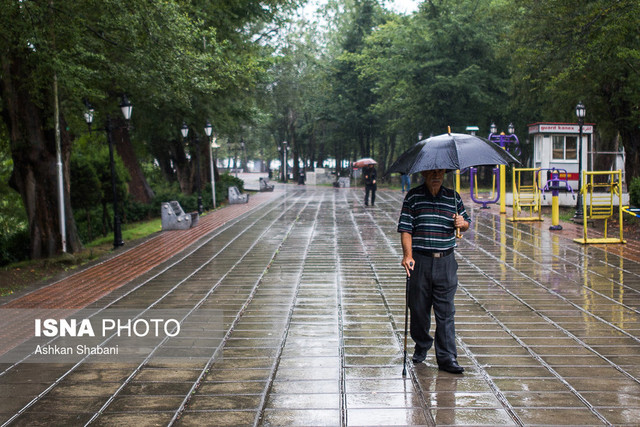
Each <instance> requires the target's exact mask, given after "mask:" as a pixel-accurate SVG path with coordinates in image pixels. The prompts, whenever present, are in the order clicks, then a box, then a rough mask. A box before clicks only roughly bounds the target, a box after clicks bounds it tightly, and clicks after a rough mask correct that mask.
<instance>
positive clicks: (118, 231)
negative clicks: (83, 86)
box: [84, 95, 133, 248]
mask: <svg viewBox="0 0 640 427" xmlns="http://www.w3.org/2000/svg"><path fill="white" fill-rule="evenodd" d="M85 105H86V107H87V109H86V111H85V113H84V119H85V121H86V122H87V126H89V133H91V124H92V123H93V115H94V113H95V110H94V109H93V107H92V106H91V104H90V103H89V102H88V101H86V100H85ZM120 109H121V111H122V115H123V116H124V119H125V120H126V121H127V123H129V120H131V113H132V111H133V105H132V104H131V102H129V100H128V99H127V95H122V102H120ZM104 130H105V131H106V133H107V143H108V144H109V165H110V167H111V189H112V190H113V247H114V248H118V247H120V246H122V245H124V241H123V240H122V225H121V221H120V214H119V211H118V190H117V185H116V184H117V182H116V179H117V177H116V168H115V162H114V160H113V139H112V136H111V132H112V130H113V127H112V125H111V115H110V114H107V120H106V123H105V127H104Z"/></svg>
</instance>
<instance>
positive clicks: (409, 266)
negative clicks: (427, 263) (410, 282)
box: [402, 257, 416, 277]
mask: <svg viewBox="0 0 640 427" xmlns="http://www.w3.org/2000/svg"><path fill="white" fill-rule="evenodd" d="M415 264H416V263H415V261H414V260H413V258H411V257H408V258H407V257H403V258H402V266H403V267H404V269H405V271H406V272H407V277H411V273H410V271H409V270H413V266H414V265H415Z"/></svg>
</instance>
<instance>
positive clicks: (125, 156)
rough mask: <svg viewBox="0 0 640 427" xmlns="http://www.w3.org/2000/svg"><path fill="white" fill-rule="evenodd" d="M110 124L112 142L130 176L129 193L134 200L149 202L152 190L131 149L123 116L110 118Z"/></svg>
mask: <svg viewBox="0 0 640 427" xmlns="http://www.w3.org/2000/svg"><path fill="white" fill-rule="evenodd" d="M112 124H113V133H112V135H113V142H114V144H115V146H116V150H117V151H118V154H119V155H120V158H121V159H122V162H123V163H124V166H125V167H126V168H127V170H128V171H129V175H130V177H131V181H129V194H131V196H132V197H133V198H134V200H136V201H138V202H140V203H151V200H153V196H154V194H153V190H152V189H151V187H150V186H149V183H148V182H147V178H146V177H145V176H144V173H142V168H141V167H140V163H139V162H138V157H137V156H136V153H135V150H134V149H133V144H131V138H130V137H129V130H128V128H127V123H126V122H125V120H124V118H122V117H119V118H117V119H112Z"/></svg>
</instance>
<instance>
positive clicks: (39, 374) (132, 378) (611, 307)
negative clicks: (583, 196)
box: [0, 186, 640, 426]
mask: <svg viewBox="0 0 640 427" xmlns="http://www.w3.org/2000/svg"><path fill="white" fill-rule="evenodd" d="M276 191H280V194H278V196H277V197H275V198H273V199H272V200H271V201H269V202H267V203H264V204H263V205H261V206H260V207H259V208H258V209H254V210H252V211H250V212H248V213H247V214H246V215H244V216H242V217H240V219H239V220H238V221H234V222H231V223H229V224H226V225H224V226H223V227H220V228H219V229H217V230H216V231H215V232H212V233H211V236H210V237H209V238H207V239H205V240H201V241H199V242H198V244H197V245H196V246H194V247H193V248H192V249H190V250H189V251H187V252H183V253H181V254H180V256H178V257H175V260H174V261H175V262H174V261H172V262H169V263H166V264H163V265H162V266H159V267H156V268H155V269H154V270H153V271H151V272H149V273H147V274H145V275H144V277H139V278H137V279H136V280H134V281H132V282H131V283H128V284H126V285H125V286H122V287H121V288H119V289H117V290H115V291H113V292H112V293H111V294H110V295H108V296H106V297H104V298H102V299H100V300H98V301H97V302H95V303H94V304H93V306H94V307H98V308H101V307H107V306H108V307H110V308H139V309H141V310H144V309H145V308H147V307H150V306H154V307H157V308H168V309H170V308H177V307H180V308H187V309H189V310H192V311H193V312H194V313H196V312H198V310H209V309H215V310H221V313H222V314H221V319H220V320H221V321H220V328H221V330H220V331H217V333H219V335H220V337H221V345H220V346H219V347H218V346H217V344H212V343H211V342H209V341H207V340H206V334H202V333H200V334H199V333H198V330H197V328H194V329H192V330H188V331H185V335H184V336H181V337H179V338H180V339H176V340H170V341H167V343H165V344H163V346H164V347H166V348H162V349H161V350H167V349H171V350H172V351H174V352H178V353H184V354H188V353H189V352H194V354H195V353H197V354H198V356H200V357H198V358H193V359H189V358H182V359H180V360H177V361H175V360H174V361H156V360H147V361H143V362H141V363H118V362H117V361H113V362H112V363H79V364H76V365H74V364H52V363H48V364H34V363H18V364H5V365H3V366H2V367H1V368H2V369H1V370H0V383H1V384H2V386H1V387H0V420H1V422H3V423H4V422H9V423H10V424H12V425H30V426H31V425H84V424H87V423H92V424H95V425H140V426H142V425H158V424H160V425H163V424H175V425H305V426H307V425H331V426H335V425H354V426H355V425H491V426H494V425H611V424H612V425H637V423H638V420H640V341H639V335H640V320H639V318H638V317H639V316H638V313H639V309H640V280H639V279H640V278H639V275H640V262H639V261H638V258H639V257H638V254H639V253H640V249H639V247H638V242H633V241H631V242H629V243H628V244H627V245H624V246H622V245H618V247H616V248H615V249H611V248H609V247H604V246H581V245H579V244H577V243H574V242H573V240H572V239H573V238H575V237H579V236H580V235H581V234H580V233H581V231H580V230H579V229H575V228H572V227H566V228H565V230H563V231H561V232H551V231H549V230H548V224H543V223H530V222H529V223H514V222H510V221H508V220H507V217H506V216H505V215H502V216H500V215H499V214H497V213H496V211H497V209H495V208H494V210H483V209H475V208H473V214H472V217H473V220H474V221H473V224H472V228H471V229H470V230H469V231H468V232H467V233H465V235H464V237H463V238H462V239H460V240H459V241H458V244H459V247H458V249H457V251H456V257H457V260H458V263H459V281H460V287H459V290H458V293H457V296H456V304H457V314H456V319H457V322H456V325H457V339H458V352H459V362H460V364H461V365H463V366H464V367H465V368H466V371H465V374H464V375H452V374H448V373H445V372H442V371H438V369H437V365H436V363H435V358H434V355H433V352H432V351H430V352H429V354H428V357H427V360H426V362H425V363H422V364H419V365H417V366H413V365H412V364H411V362H410V360H409V361H408V364H409V368H410V369H409V374H408V375H407V377H406V378H403V377H402V375H401V372H402V365H403V352H402V344H403V332H404V301H405V299H404V292H405V288H404V287H405V277H404V273H403V270H402V268H401V267H400V256H401V247H400V242H399V238H398V235H397V233H396V222H397V218H398V213H399V208H400V204H401V201H402V196H403V195H402V194H401V193H400V192H392V191H379V192H378V198H377V200H376V206H375V207H365V206H364V205H363V200H362V194H361V193H362V190H359V189H333V188H313V187H308V188H305V187H300V186H288V187H286V188H284V187H283V186H281V187H280V188H278V189H277V190H276ZM469 203H470V202H468V201H467V206H468V208H471V206H470V205H469ZM167 250H170V249H167ZM203 335H205V337H203ZM210 341H211V340H210ZM411 352H412V343H411V340H410V339H409V355H410V354H411ZM409 359H410V358H409Z"/></svg>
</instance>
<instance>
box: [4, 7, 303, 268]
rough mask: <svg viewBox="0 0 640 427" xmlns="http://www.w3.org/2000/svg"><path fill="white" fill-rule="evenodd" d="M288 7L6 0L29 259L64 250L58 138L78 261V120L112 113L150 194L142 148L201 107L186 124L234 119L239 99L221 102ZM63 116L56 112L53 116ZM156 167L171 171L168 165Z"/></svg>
mask: <svg viewBox="0 0 640 427" xmlns="http://www.w3.org/2000/svg"><path fill="white" fill-rule="evenodd" d="M292 3H293V2H292V1H289V0H264V1H258V0H241V1H237V0H223V1H220V2H204V1H194V2H193V3H190V2H186V3H185V2H178V1H177V0H168V1H162V2H149V1H146V0H128V1H124V0H110V1H108V2H105V1H102V0H77V1H73V2H62V1H55V0H49V1H43V2H33V1H30V2H13V1H3V2H2V3H1V4H0V99H1V100H2V111H1V114H2V120H3V121H4V123H5V124H6V126H7V128H8V133H9V135H10V140H11V155H12V159H13V165H14V169H13V173H12V177H11V186H12V188H14V189H15V190H16V191H18V192H19V193H20V195H21V198H22V200H23V202H24V206H25V209H26V211H27V218H28V222H29V230H30V237H31V238H30V240H31V248H30V255H31V257H32V258H40V257H46V256H51V255H53V254H55V253H57V252H58V251H59V250H60V247H61V244H60V242H61V240H62V236H60V231H59V228H58V223H59V219H58V210H57V209H53V207H54V206H55V203H56V198H57V188H56V181H57V179H56V172H55V171H56V141H57V140H58V139H56V135H58V134H59V135H60V137H59V140H60V141H61V142H60V144H58V145H59V146H60V152H61V154H62V155H61V157H62V164H63V167H64V180H65V187H64V201H65V207H66V209H65V211H66V213H67V214H66V218H65V222H66V230H67V236H66V240H67V242H68V245H69V250H70V251H71V252H75V251H78V250H80V249H81V243H80V239H79V237H78V235H77V231H76V230H75V222H74V221H73V216H72V214H71V206H70V202H69V200H70V197H69V191H70V190H69V188H70V185H71V183H70V174H69V158H70V152H71V145H72V140H73V134H72V133H70V132H74V133H75V132H84V129H85V126H86V125H84V123H82V121H81V119H80V117H81V114H82V110H83V109H84V107H83V106H82V104H81V100H82V99H83V98H87V99H89V100H90V101H91V103H92V104H93V105H94V107H95V109H96V113H97V114H100V117H99V118H98V122H99V123H100V125H99V126H101V125H102V124H103V123H104V122H105V120H106V115H107V114H110V115H111V117H112V118H113V119H114V124H115V129H114V136H115V139H114V140H115V141H116V146H117V148H118V151H119V152H120V153H121V154H122V155H123V158H124V159H125V163H126V164H127V165H128V166H129V168H130V169H131V170H134V172H135V173H132V174H131V175H133V176H134V178H135V179H136V181H138V182H141V183H142V189H141V190H140V191H142V192H145V191H147V190H146V189H145V185H144V184H145V183H144V179H143V178H142V176H141V174H139V173H138V171H136V170H135V169H136V168H137V167H138V166H137V161H136V159H134V157H138V153H139V152H140V151H141V150H140V148H141V147H142V148H145V147H144V144H143V143H142V142H143V141H144V142H148V143H149V145H150V146H152V147H153V146H154V145H155V144H156V143H158V142H160V143H162V142H166V141H168V140H171V139H172V137H171V136H168V135H175V132H176V129H177V128H178V126H179V123H181V121H182V120H183V117H186V116H187V114H186V112H189V111H192V110H194V108H193V107H194V105H193V102H194V101H197V100H203V99H207V100H208V102H206V103H205V104H206V105H205V106H203V108H201V112H200V113H199V114H202V115H198V116H197V117H196V116H195V115H191V116H190V117H188V118H193V119H194V121H195V119H196V118H198V119H201V122H202V124H204V120H202V118H203V117H205V118H206V117H207V116H209V115H210V114H212V113H215V112H220V114H219V117H220V118H224V117H235V114H234V110H235V106H234V104H233V102H232V101H234V99H233V98H230V97H229V98H226V97H222V96H220V97H219V98H215V97H216V95H220V94H222V93H225V92H226V91H227V90H228V89H229V88H231V89H232V90H230V92H233V91H236V92H241V91H242V90H245V91H246V85H247V84H248V83H250V82H251V81H252V79H253V78H254V77H255V72H254V70H256V69H258V68H259V67H258V66H257V65H256V63H257V62H259V61H258V59H257V58H258V56H257V55H256V49H252V48H250V46H251V44H257V43H256V42H255V41H253V40H252V39H251V37H253V36H254V35H255V33H256V31H259V29H260V23H261V22H263V20H264V19H274V18H275V16H276V15H277V13H278V7H279V6H281V5H284V6H286V7H288V5H289V4H292ZM217 29H219V31H217ZM251 41H253V43H250V42H251ZM203 42H204V43H203ZM243 48H244V49H243ZM245 76H246V77H245ZM124 93H126V94H127V95H129V97H130V98H131V100H132V101H133V102H134V103H135V107H136V108H135V113H134V117H136V130H135V132H136V138H139V142H138V143H137V144H136V141H131V140H130V133H129V132H128V129H127V128H126V127H125V126H124V123H123V122H122V121H120V120H119V119H118V117H119V112H118V111H117V105H116V103H117V99H118V98H119V97H120V96H121V95H122V94H124ZM221 99H222V102H219V101H221ZM217 108H219V109H220V110H217ZM224 108H227V110H224ZM56 111H60V114H59V115H57V114H54V113H55V112H56ZM239 116H240V115H239ZM57 117H59V118H60V120H59V123H60V126H56V124H57V123H58V120H57ZM167 117H171V119H167ZM65 118H66V121H65ZM221 122H224V120H221ZM158 124H163V125H160V126H159V125H158ZM67 127H68V128H69V129H70V130H71V131H68V130H67ZM56 129H60V132H59V133H57V132H56ZM159 132H164V133H159ZM132 144H133V145H132ZM155 152H162V150H159V149H158V150H155ZM159 161H160V163H161V164H166V163H167V162H166V158H160V159H159ZM147 195H148V194H147Z"/></svg>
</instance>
